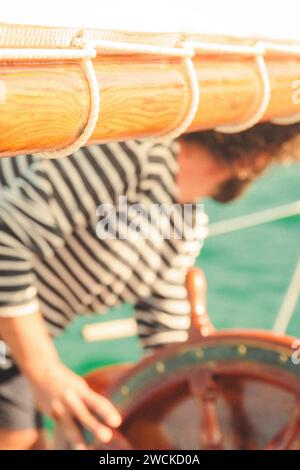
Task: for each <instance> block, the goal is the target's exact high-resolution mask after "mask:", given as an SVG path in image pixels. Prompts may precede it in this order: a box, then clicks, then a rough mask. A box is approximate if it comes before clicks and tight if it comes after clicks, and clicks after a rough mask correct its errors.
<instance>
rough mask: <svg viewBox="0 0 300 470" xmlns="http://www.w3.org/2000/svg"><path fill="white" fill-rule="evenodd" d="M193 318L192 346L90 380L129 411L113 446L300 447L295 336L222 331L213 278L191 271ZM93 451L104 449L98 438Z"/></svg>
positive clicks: (109, 370) (189, 343)
mask: <svg viewBox="0 0 300 470" xmlns="http://www.w3.org/2000/svg"><path fill="white" fill-rule="evenodd" d="M187 287H188V291H189V297H190V303H191V313H192V321H191V327H190V335H189V340H188V341H187V342H186V343H179V344H175V345H170V346H166V347H164V348H162V349H160V350H159V351H158V352H156V353H155V354H153V355H152V356H150V357H147V358H145V359H143V360H142V361H141V362H140V363H138V364H137V365H135V366H129V365H126V366H124V365H122V366H111V367H107V368H104V369H101V370H97V371H95V372H93V373H91V374H90V375H88V376H87V377H86V380H87V382H88V383H89V385H90V386H91V387H92V388H93V389H94V390H96V391H97V392H99V393H102V394H105V395H107V396H108V397H109V398H110V399H111V400H112V401H113V402H114V403H115V404H116V406H117V407H118V408H119V410H120V412H121V414H122V416H123V424H122V426H121V428H120V429H119V430H118V431H117V432H115V434H114V439H113V441H112V442H111V444H110V445H108V446H106V447H105V448H106V449H155V450H158V449H165V450H170V449H300V365H297V363H298V362H299V360H297V358H296V357H295V355H296V352H297V351H295V350H294V349H293V343H294V341H295V339H294V338H290V337H287V336H281V335H275V334H273V333H270V332H265V331H259V330H257V331H248V330H227V331H215V330H214V328H213V326H212V324H211V322H210V320H209V317H208V315H207V312H206V302H205V297H206V282H205V277H204V275H203V273H202V272H201V271H200V270H198V269H196V268H195V269H192V270H191V271H190V272H189V274H188V276H187ZM91 446H92V448H96V449H100V448H103V447H101V446H99V445H98V444H96V443H93V444H91Z"/></svg>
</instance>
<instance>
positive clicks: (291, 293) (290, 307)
mask: <svg viewBox="0 0 300 470" xmlns="http://www.w3.org/2000/svg"><path fill="white" fill-rule="evenodd" d="M299 297H300V256H299V259H298V262H297V264H296V268H295V270H294V272H293V275H292V278H291V281H290V283H289V286H288V288H287V291H286V293H285V296H284V299H283V302H282V305H281V307H280V310H279V312H278V314H277V317H276V320H275V323H274V326H273V331H274V333H278V334H284V333H285V332H286V330H287V328H288V325H289V323H290V321H291V319H292V316H293V313H294V311H295V309H296V307H297V304H298V301H299Z"/></svg>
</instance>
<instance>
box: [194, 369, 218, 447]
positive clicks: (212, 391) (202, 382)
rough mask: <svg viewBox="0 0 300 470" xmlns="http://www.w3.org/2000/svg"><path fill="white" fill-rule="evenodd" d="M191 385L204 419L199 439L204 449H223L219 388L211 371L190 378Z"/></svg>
mask: <svg viewBox="0 0 300 470" xmlns="http://www.w3.org/2000/svg"><path fill="white" fill-rule="evenodd" d="M189 386H190V390H191V392H192V395H193V396H194V398H195V400H196V401H197V403H198V404H199V409H200V412H201V416H202V420H201V427H200V430H199V441H200V446H201V448H202V449H207V450H208V449H214V450H221V449H223V440H224V436H223V432H222V429H221V423H220V420H219V417H218V412H217V398H218V389H217V386H216V384H215V382H214V380H213V378H212V376H211V374H210V373H209V372H206V371H205V372H202V373H200V374H198V375H197V376H193V377H191V378H189Z"/></svg>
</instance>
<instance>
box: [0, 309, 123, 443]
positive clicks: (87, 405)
mask: <svg viewBox="0 0 300 470" xmlns="http://www.w3.org/2000/svg"><path fill="white" fill-rule="evenodd" d="M0 336H1V337H2V339H3V340H4V341H5V342H6V343H7V344H8V345H9V347H10V349H11V352H12V355H13V357H14V359H15V361H16V363H17V364H18V366H19V368H20V369H21V371H22V372H23V374H24V375H25V376H26V377H27V378H28V380H29V381H30V383H31V385H32V388H33V391H34V394H35V397H36V401H37V405H38V408H39V409H40V410H41V411H42V412H43V413H45V414H47V415H49V416H52V417H53V418H54V419H55V420H56V421H58V422H60V423H61V424H62V426H63V427H64V429H65V431H66V434H67V435H68V437H69V440H70V441H71V442H72V443H73V445H74V447H75V448H85V443H84V440H83V437H82V435H81V433H80V431H79V428H78V426H77V425H76V421H79V422H80V423H81V424H82V425H83V426H84V427H86V428H87V429H89V430H90V431H91V432H92V433H93V434H94V436H95V438H96V439H97V440H99V441H101V442H107V441H109V440H110V439H111V436H112V432H111V430H110V428H109V427H108V426H111V427H117V426H118V425H119V424H120V422H121V418H120V415H119V413H118V411H117V410H116V409H115V408H114V407H113V405H112V404H111V403H109V401H108V400H107V399H106V398H104V397H102V396H100V395H98V394H96V393H95V392H94V391H92V390H91V389H90V388H89V387H88V385H87V384H86V382H85V381H84V380H83V379H82V378H81V377H79V376H78V375H76V374H75V373H73V372H72V371H71V370H70V369H68V368H67V367H65V366H64V365H63V363H62V362H61V361H60V359H59V356H58V354H57V352H56V349H55V347H54V344H53V342H52V340H51V338H50V336H49V335H48V332H47V331H46V328H45V325H44V321H43V319H42V316H41V315H40V314H39V313H34V314H31V315H26V316H21V317H14V318H0ZM100 419H101V421H100Z"/></svg>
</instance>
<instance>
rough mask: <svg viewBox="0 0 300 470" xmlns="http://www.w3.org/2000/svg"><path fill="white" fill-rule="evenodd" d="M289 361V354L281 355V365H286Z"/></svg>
mask: <svg viewBox="0 0 300 470" xmlns="http://www.w3.org/2000/svg"><path fill="white" fill-rule="evenodd" d="M288 360H289V357H288V355H287V354H285V353H281V354H279V362H280V363H281V364H286V363H287V361H288Z"/></svg>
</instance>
